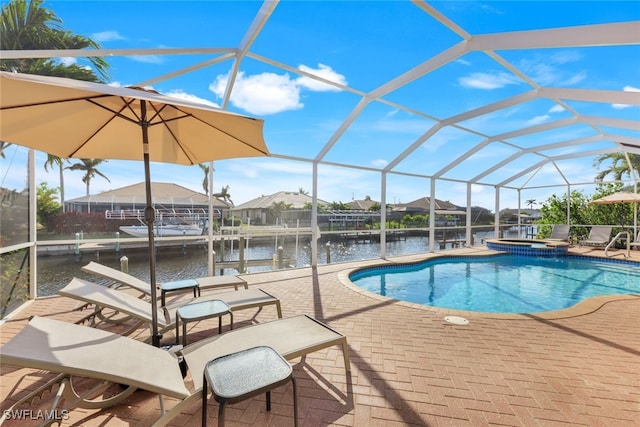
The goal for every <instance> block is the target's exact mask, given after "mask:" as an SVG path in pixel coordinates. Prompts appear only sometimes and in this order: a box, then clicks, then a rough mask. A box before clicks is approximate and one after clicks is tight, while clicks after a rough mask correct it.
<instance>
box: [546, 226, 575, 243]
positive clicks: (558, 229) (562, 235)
mask: <svg viewBox="0 0 640 427" xmlns="http://www.w3.org/2000/svg"><path fill="white" fill-rule="evenodd" d="M544 240H551V241H555V242H568V241H569V224H555V225H554V226H553V228H552V229H551V236H549V238H547V239H544Z"/></svg>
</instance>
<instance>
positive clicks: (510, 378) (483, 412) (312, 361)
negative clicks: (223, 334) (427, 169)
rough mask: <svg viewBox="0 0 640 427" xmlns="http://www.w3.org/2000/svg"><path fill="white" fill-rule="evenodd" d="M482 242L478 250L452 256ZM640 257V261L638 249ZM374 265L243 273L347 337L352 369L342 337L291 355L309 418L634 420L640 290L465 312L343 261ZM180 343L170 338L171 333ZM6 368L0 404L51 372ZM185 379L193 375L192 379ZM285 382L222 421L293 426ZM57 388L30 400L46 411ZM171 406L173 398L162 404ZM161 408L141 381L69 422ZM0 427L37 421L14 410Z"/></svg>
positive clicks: (39, 310) (293, 310) (125, 419)
mask: <svg viewBox="0 0 640 427" xmlns="http://www.w3.org/2000/svg"><path fill="white" fill-rule="evenodd" d="M574 250H577V249H574ZM476 251H482V249H465V250H459V251H458V252H462V253H468V252H476ZM587 251H588V252H589V253H596V252H594V251H593V250H591V249H589V250H587ZM447 253H453V252H447ZM634 256H635V258H636V259H640V257H638V251H635V253H634ZM421 258H424V255H423V256H422V257H420V259H421ZM400 259H401V260H403V261H406V260H411V259H419V257H417V256H415V257H403V258H400ZM394 260H398V259H394ZM377 262H378V263H379V262H380V261H377ZM372 263H374V262H371V261H369V262H359V263H348V264H336V265H329V266H321V267H319V268H318V269H317V270H314V269H311V268H302V269H294V270H285V271H279V272H270V273H262V274H252V275H246V276H244V277H245V278H246V280H247V281H248V282H249V284H250V286H251V287H260V288H262V289H264V290H265V291H267V292H269V293H272V294H274V295H276V296H278V297H279V298H280V299H281V301H282V309H283V314H284V316H285V317H286V316H291V315H295V314H309V315H311V316H313V317H316V318H317V319H319V320H321V321H324V322H326V323H327V324H329V325H330V326H332V327H333V328H335V329H337V330H338V331H340V332H342V333H344V334H345V335H346V336H347V339H348V344H349V354H350V357H351V367H352V370H351V373H350V374H349V375H346V374H345V370H344V366H343V359H342V354H341V351H340V349H339V348H338V347H334V348H330V349H327V350H321V351H318V352H315V353H311V354H310V355H308V356H307V357H306V360H304V361H303V362H302V363H296V364H295V365H294V375H295V377H296V379H297V384H298V404H299V421H300V425H301V426H305V427H307V426H308V427H312V426H440V425H453V426H466V425H468V426H484V425H508V426H542V425H544V426H559V425H586V426H633V425H638V420H640V295H636V296H624V297H616V298H598V299H592V300H590V301H589V302H588V303H585V304H579V305H578V306H577V307H575V308H573V309H570V310H564V311H561V312H557V313H556V314H553V315H545V316H534V315H529V316H524V315H511V316H498V315H493V316H492V315H481V314H474V313H460V312H455V311H451V310H442V309H429V308H427V307H419V306H415V305H413V304H408V303H402V302H397V301H392V300H388V299H385V298H381V297H375V296H372V295H370V294H367V293H365V292H361V291H359V290H357V289H354V288H353V287H351V286H348V285H345V284H343V281H344V277H346V274H345V270H349V269H352V268H354V267H356V266H362V265H366V264H372ZM74 306H75V302H73V301H71V300H68V299H65V298H61V297H54V298H46V299H40V300H37V301H34V302H32V303H30V304H28V305H27V306H26V307H25V308H23V309H22V310H21V311H20V312H18V313H16V314H15V315H13V316H12V317H11V319H9V320H8V321H6V322H4V324H2V327H1V329H0V334H1V341H2V343H4V342H6V341H8V340H9V339H10V338H11V337H12V336H13V335H14V334H15V333H16V332H17V331H19V330H20V329H21V328H22V327H23V326H24V324H25V323H26V321H27V319H28V318H29V316H32V315H40V316H50V317H52V318H55V319H61V320H68V321H74V320H76V319H78V318H79V317H80V316H81V314H79V313H77V312H74V311H72V309H73V307H74ZM255 314H256V313H255V312H254V311H252V310H245V311H241V312H238V313H237V314H236V315H235V322H236V327H241V326H242V325H246V324H248V323H249V322H251V321H258V322H259V321H266V320H271V319H273V318H275V317H276V315H275V309H274V308H272V307H268V308H265V309H264V310H262V312H260V313H259V314H258V315H257V316H255V318H253V317H254V315H255ZM447 314H456V315H462V316H464V317H465V318H466V319H468V320H469V324H468V325H455V324H451V323H448V322H446V321H445V320H444V317H445V315H447ZM189 326H190V328H189V329H190V331H189V334H190V338H189V340H190V342H193V341H195V340H197V339H198V338H199V337H200V338H202V337H204V336H206V335H209V334H212V333H217V330H216V328H215V327H217V321H211V322H207V321H204V322H200V323H198V324H194V325H193V326H192V325H189ZM211 328H213V329H211ZM143 333H148V332H147V330H141V331H140V334H143ZM172 340H173V335H168V336H166V337H165V341H172ZM87 357H91V355H90V354H88V355H87ZM131 357H135V355H131ZM295 362H297V360H296V361H295ZM1 373H2V380H1V386H0V390H1V394H0V396H1V399H2V409H6V408H7V407H9V406H10V405H11V404H12V403H13V402H14V401H15V399H16V398H19V397H20V396H22V395H23V394H24V393H25V391H26V390H29V389H31V388H32V387H34V384H37V383H38V382H40V381H42V378H43V377H48V376H47V375H45V374H44V373H43V372H39V371H33V370H27V369H16V368H14V367H10V366H2V367H1ZM189 381H190V376H187V378H186V382H187V386H188V387H190V385H191V384H190V382H189ZM291 392H292V389H291V385H290V384H289V385H286V386H283V387H281V388H279V389H277V390H275V391H274V392H273V393H272V411H271V412H266V411H265V406H264V396H259V397H256V398H253V399H251V400H248V401H244V402H241V403H237V404H234V405H230V406H229V407H228V408H227V410H226V420H227V425H228V426H252V427H259V426H278V427H279V426H292V425H293V418H292V413H293V408H292V405H293V403H292V402H293V401H292V397H291ZM52 397H53V394H48V395H46V396H45V397H44V402H40V404H35V405H34V406H33V407H32V409H33V410H37V409H38V408H40V409H43V408H48V406H46V404H49V405H50V403H51V399H52ZM175 402H176V401H175V400H174V399H165V405H166V407H167V408H170V407H171V406H173V405H174V404H175ZM41 403H44V405H41ZM210 405H217V404H215V403H213V401H212V400H211V401H210ZM208 413H209V424H210V425H216V424H215V423H216V422H217V406H215V407H214V408H212V409H210V410H209V411H208ZM32 414H37V412H32ZM159 416H160V404H159V400H158V398H157V397H156V396H155V395H153V394H151V393H148V392H145V391H137V392H135V393H134V394H133V395H132V396H131V397H130V398H129V400H128V401H127V402H126V403H125V404H120V405H118V406H115V407H112V408H108V409H105V410H102V411H95V410H82V409H77V410H74V411H72V412H71V414H70V418H69V419H68V420H65V421H63V425H83V426H121V425H131V426H138V425H140V426H146V425H150V424H151V423H152V422H153V421H154V420H155V419H157V418H158V417H159ZM200 416H201V411H200V405H199V403H198V404H194V405H193V406H191V407H190V408H188V410H186V411H184V412H183V413H182V414H181V415H180V416H178V417H177V418H175V419H174V420H172V422H171V424H170V425H172V426H185V425H199V423H200ZM5 425H9V426H13V425H20V426H24V425H29V424H28V423H27V422H25V421H24V420H21V421H14V420H8V421H7V422H6V423H5ZM34 425H35V423H34Z"/></svg>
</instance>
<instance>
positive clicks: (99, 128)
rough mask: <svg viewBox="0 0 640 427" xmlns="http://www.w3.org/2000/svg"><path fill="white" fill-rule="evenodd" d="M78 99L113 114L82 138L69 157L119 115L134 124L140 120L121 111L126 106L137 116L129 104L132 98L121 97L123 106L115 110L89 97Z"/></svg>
mask: <svg viewBox="0 0 640 427" xmlns="http://www.w3.org/2000/svg"><path fill="white" fill-rule="evenodd" d="M79 99H80V100H84V101H87V102H89V103H91V104H93V105H95V106H96V107H100V108H102V109H104V110H106V111H108V112H110V113H113V115H112V116H111V117H110V118H109V120H105V122H104V123H102V125H100V127H98V129H96V130H95V131H94V132H93V133H92V134H91V135H90V136H89V137H88V138H87V139H85V140H84V141H83V142H82V143H81V144H80V145H78V147H77V148H76V149H75V150H73V152H72V153H71V155H70V156H69V157H73V156H75V154H76V153H77V152H78V151H80V150H81V149H82V148H83V147H84V146H85V145H86V144H87V143H88V142H89V141H91V139H92V138H93V137H94V136H96V135H97V134H98V133H100V131H102V129H104V128H105V127H106V126H107V125H108V124H109V123H111V122H112V121H113V120H114V119H115V118H116V117H120V118H122V119H125V120H128V121H130V122H131V123H136V124H137V123H140V120H137V121H136V120H133V119H132V118H130V117H127V116H125V115H124V114H122V111H123V110H124V109H126V108H128V109H129V111H131V113H132V114H133V115H134V116H136V117H137V115H136V112H135V111H133V109H132V108H131V106H130V104H131V102H132V100H131V101H127V100H126V99H124V98H121V99H122V100H123V101H124V103H125V105H123V106H122V108H121V109H120V110H119V111H115V110H113V109H111V108H109V107H106V106H104V105H102V104H100V103H99V102H96V101H95V100H94V99H90V98H79Z"/></svg>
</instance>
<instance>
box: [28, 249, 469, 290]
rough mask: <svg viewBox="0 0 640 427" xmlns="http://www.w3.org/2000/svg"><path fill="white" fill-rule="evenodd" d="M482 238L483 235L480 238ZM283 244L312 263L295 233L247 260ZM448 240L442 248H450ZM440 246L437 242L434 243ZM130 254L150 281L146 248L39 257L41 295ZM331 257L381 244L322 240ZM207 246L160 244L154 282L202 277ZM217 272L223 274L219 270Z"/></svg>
mask: <svg viewBox="0 0 640 427" xmlns="http://www.w3.org/2000/svg"><path fill="white" fill-rule="evenodd" d="M478 237H480V236H478ZM276 245H277V246H281V247H282V248H283V252H284V253H283V255H284V257H285V258H286V259H290V260H292V262H295V265H293V266H295V267H305V266H309V265H310V263H311V246H310V244H309V242H308V240H307V241H305V242H304V243H303V242H302V241H300V242H299V244H298V246H297V250H296V241H295V238H294V237H290V238H286V239H284V240H283V239H282V238H280V239H279V240H278V242H277V243H276V242H275V241H274V240H271V241H270V242H269V241H262V242H254V241H251V242H250V245H249V247H248V249H246V248H245V250H244V256H245V259H247V260H264V259H272V258H273V256H274V254H275V253H276V252H277V246H276ZM450 248H451V245H450V244H447V246H446V247H445V248H444V249H450ZM436 249H440V248H438V245H436ZM428 250H429V238H428V237H420V236H413V237H411V236H408V237H406V239H403V240H397V241H392V242H387V243H386V252H387V256H400V255H408V254H416V253H426V252H428ZM217 252H218V253H217V255H216V260H217V261H220V257H221V254H220V252H222V251H220V250H219V249H218V250H217ZM122 256H126V258H127V262H128V271H129V273H130V274H132V275H134V276H136V277H138V278H140V279H142V280H145V281H149V258H148V254H147V252H146V251H141V250H137V251H128V252H124V253H120V254H116V253H115V252H105V253H102V254H100V256H99V258H98V257H97V256H96V254H89V253H85V254H82V256H81V258H78V257H76V255H74V254H70V255H57V256H40V257H38V295H39V296H46V295H54V294H55V293H56V292H57V291H58V290H59V289H61V288H62V287H64V286H66V284H67V283H69V281H70V280H71V279H72V278H73V277H78V278H81V279H86V280H91V281H94V282H96V283H105V282H106V280H104V279H100V278H98V277H97V276H94V275H89V274H86V273H84V272H82V271H81V267H82V266H83V265H86V264H87V263H88V262H89V261H96V262H100V263H101V264H104V265H108V266H110V267H113V268H117V269H120V268H121V257H122ZM327 256H329V261H330V263H340V262H347V261H359V260H366V259H375V258H379V257H380V243H379V242H376V241H366V242H356V241H344V242H331V243H329V244H328V250H327V244H326V243H319V244H318V264H319V265H324V264H327ZM238 259H239V250H238V248H237V247H234V248H231V247H226V248H225V250H224V261H237V260H238ZM207 262H208V261H207V251H206V246H199V245H198V246H189V247H187V248H186V249H185V248H182V247H173V248H166V247H162V248H157V255H156V281H157V282H158V283H163V282H168V281H173V280H182V279H189V278H194V277H203V276H207V275H208V265H207ZM270 270H272V267H271V266H261V267H254V266H252V267H248V268H247V272H248V273H257V272H261V271H270ZM222 273H223V274H238V271H237V270H235V269H233V268H226V269H225V270H224V271H223V272H222ZM216 274H217V275H218V274H221V272H220V271H219V270H218V271H216Z"/></svg>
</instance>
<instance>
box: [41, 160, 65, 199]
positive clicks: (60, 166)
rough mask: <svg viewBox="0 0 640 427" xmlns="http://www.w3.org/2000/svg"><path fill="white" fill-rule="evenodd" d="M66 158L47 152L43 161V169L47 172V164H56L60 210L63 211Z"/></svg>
mask: <svg viewBox="0 0 640 427" xmlns="http://www.w3.org/2000/svg"><path fill="white" fill-rule="evenodd" d="M66 161H67V160H66V159H62V158H60V157H58V156H54V155H52V154H47V161H46V162H44V170H45V171H47V172H49V166H51V167H53V165H58V168H59V171H60V204H61V205H62V212H64V174H63V171H64V163H65V162H66Z"/></svg>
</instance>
